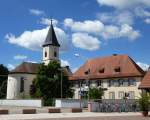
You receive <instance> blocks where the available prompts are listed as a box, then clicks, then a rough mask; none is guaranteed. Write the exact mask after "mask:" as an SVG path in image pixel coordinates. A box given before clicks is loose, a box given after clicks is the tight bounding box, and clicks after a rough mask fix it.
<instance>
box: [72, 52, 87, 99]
mask: <svg viewBox="0 0 150 120" xmlns="http://www.w3.org/2000/svg"><path fill="white" fill-rule="evenodd" d="M74 56H75V57H78V58H79V57H80V58H82V59H84V60H87V58H86V57H84V56H81V55H80V54H78V53H76V54H74ZM87 75H88V77H87V82H88V101H89V99H90V96H89V88H90V84H89V83H90V78H89V75H90V69H88V72H87ZM80 87H81V86H80ZM80 90H81V88H80ZM80 92H81V91H80ZM80 94H81V93H80ZM80 96H81V95H80Z"/></svg>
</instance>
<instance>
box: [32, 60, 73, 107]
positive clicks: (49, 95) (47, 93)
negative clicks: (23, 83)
mask: <svg viewBox="0 0 150 120" xmlns="http://www.w3.org/2000/svg"><path fill="white" fill-rule="evenodd" d="M62 80H63V81H62V91H63V92H62V93H63V94H62V97H63V98H67V97H72V96H73V92H72V89H71V86H70V83H69V80H68V76H66V75H65V73H64V71H63V70H62ZM33 85H34V86H35V87H34V86H32V88H33V91H32V90H30V91H31V92H30V93H32V94H31V96H33V97H36V98H37V97H38V98H42V99H43V100H44V105H51V104H52V103H51V101H52V99H55V98H60V97H61V67H60V63H59V62H57V61H51V62H50V63H49V64H48V65H44V64H41V65H40V66H39V69H38V73H37V76H36V78H35V80H34V81H33ZM34 91H35V92H34Z"/></svg>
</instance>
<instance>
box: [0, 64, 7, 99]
mask: <svg viewBox="0 0 150 120" xmlns="http://www.w3.org/2000/svg"><path fill="white" fill-rule="evenodd" d="M8 73H9V71H8V69H7V67H5V66H4V65H2V64H0V99H2V98H6V92H7V78H8Z"/></svg>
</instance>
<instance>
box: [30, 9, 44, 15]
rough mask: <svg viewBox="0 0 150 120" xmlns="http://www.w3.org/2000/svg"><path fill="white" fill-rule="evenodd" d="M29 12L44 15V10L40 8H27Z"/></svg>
mask: <svg viewBox="0 0 150 120" xmlns="http://www.w3.org/2000/svg"><path fill="white" fill-rule="evenodd" d="M29 12H30V13H31V14H32V15H36V16H40V15H45V12H44V11H42V10H38V9H29Z"/></svg>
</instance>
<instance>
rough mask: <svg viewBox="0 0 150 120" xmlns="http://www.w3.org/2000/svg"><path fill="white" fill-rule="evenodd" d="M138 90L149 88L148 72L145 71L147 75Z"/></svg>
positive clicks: (149, 74) (149, 78)
mask: <svg viewBox="0 0 150 120" xmlns="http://www.w3.org/2000/svg"><path fill="white" fill-rule="evenodd" d="M139 88H150V70H149V71H147V73H146V75H145V76H144V78H143V80H142V82H141V84H140V86H139Z"/></svg>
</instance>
